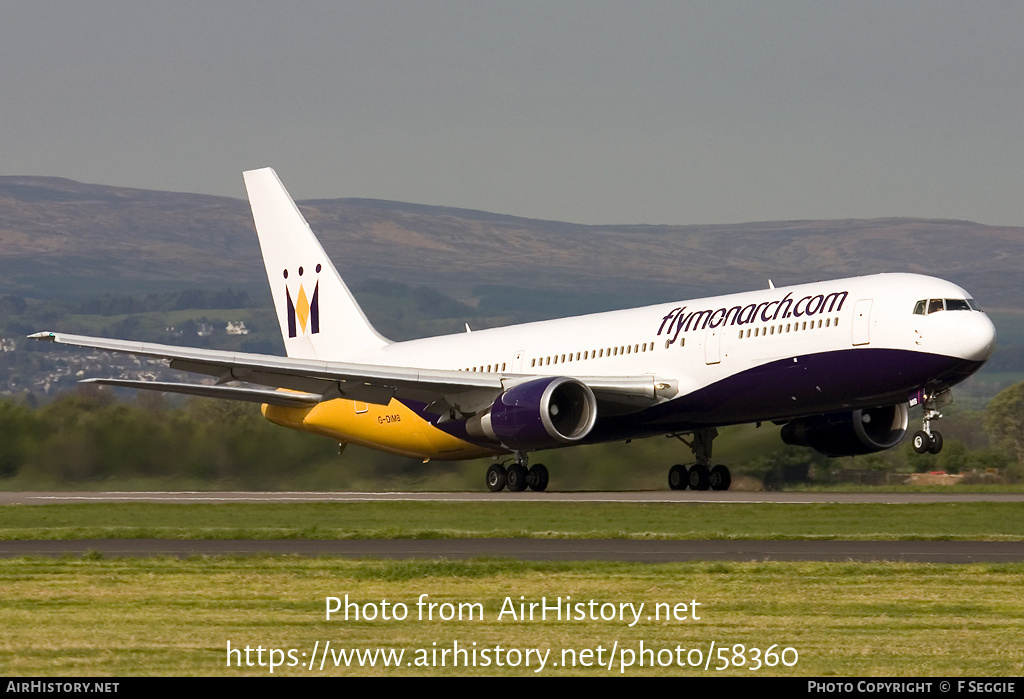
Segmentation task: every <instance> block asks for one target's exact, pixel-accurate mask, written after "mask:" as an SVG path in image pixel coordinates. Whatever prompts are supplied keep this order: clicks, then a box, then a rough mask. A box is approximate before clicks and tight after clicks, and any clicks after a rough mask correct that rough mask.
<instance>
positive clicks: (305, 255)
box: [242, 168, 388, 361]
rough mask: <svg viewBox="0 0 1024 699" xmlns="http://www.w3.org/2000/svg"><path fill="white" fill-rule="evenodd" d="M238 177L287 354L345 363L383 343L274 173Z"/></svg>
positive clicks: (252, 173) (381, 345)
mask: <svg viewBox="0 0 1024 699" xmlns="http://www.w3.org/2000/svg"><path fill="white" fill-rule="evenodd" d="M242 177H243V178H244V179H245V189H246V191H247V192H248V194H249V204H250V206H251V207H252V217H253V220H254V221H255V223H256V233H257V234H258V235H259V239H260V248H261V249H262V251H263V264H264V265H265V266H266V268H267V279H268V280H269V282H270V290H271V292H272V293H273V295H274V307H275V308H276V310H277V319H278V321H279V322H280V324H281V335H282V336H283V337H284V346H285V350H286V352H287V353H288V356H289V357H296V358H301V359H320V360H328V361H347V360H351V359H352V358H354V357H356V356H358V355H362V354H364V353H366V352H372V351H373V350H376V349H380V348H382V347H384V346H385V345H387V344H388V340H387V339H385V338H384V337H383V336H381V335H380V333H378V332H377V331H376V330H374V328H373V326H372V325H370V321H369V320H367V318H366V315H365V314H364V313H363V311H362V309H361V308H359V304H358V303H356V300H355V298H354V297H353V296H352V292H350V291H349V289H348V287H347V286H346V285H345V282H344V281H342V279H341V275H339V274H338V271H337V270H336V269H335V268H334V265H333V264H332V263H331V260H330V259H329V258H328V257H327V254H326V253H325V252H324V249H323V248H322V247H321V246H320V241H319V240H317V239H316V236H315V235H313V231H312V230H311V229H310V227H309V224H308V223H306V219H305V218H304V217H303V216H302V213H301V212H300V211H299V209H298V207H297V206H295V202H294V201H293V200H292V198H291V196H290V195H289V194H288V192H287V190H285V188H284V185H283V184H281V180H280V179H279V178H278V177H277V173H276V172H274V171H273V170H272V169H271V168H263V169H261V170H249V171H248V172H243V173H242Z"/></svg>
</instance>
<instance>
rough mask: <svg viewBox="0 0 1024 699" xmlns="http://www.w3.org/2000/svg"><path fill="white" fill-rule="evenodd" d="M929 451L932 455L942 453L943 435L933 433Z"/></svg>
mask: <svg viewBox="0 0 1024 699" xmlns="http://www.w3.org/2000/svg"><path fill="white" fill-rule="evenodd" d="M928 451H929V453H932V454H938V453H939V452H940V451H942V433H941V432H932V438H931V440H930V441H929V443H928Z"/></svg>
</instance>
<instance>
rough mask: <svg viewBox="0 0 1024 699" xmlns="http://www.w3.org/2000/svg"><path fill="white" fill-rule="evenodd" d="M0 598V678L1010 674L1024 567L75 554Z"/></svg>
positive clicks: (199, 512)
mask: <svg viewBox="0 0 1024 699" xmlns="http://www.w3.org/2000/svg"><path fill="white" fill-rule="evenodd" d="M1022 511H1024V508H1021V507H1020V506H1019V505H1016V504H1004V503H964V504H937V505H931V504H927V505H925V504H922V505H753V504H751V505H739V504H737V505H716V504H684V505H679V504H653V505H635V504H616V503H603V504H560V505H558V506H550V505H547V506H545V505H543V504H540V503H516V502H497V503H487V504H483V505H480V504H473V503H459V504H451V503H444V504H441V503H410V502H404V503H354V504H292V505H247V504H237V505H236V504H222V505H141V504H123V505H105V504H104V505H101V504H90V505H74V506H64V505H60V506H38V507H37V506H8V507H3V508H0V536H2V537H3V538H6V539H16V538H58V537H62V538H81V537H90V538H91V537H97V536H106V537H111V536H131V537H135V536H161V537H173V538H179V537H181V538H190V537H206V538H230V537H246V538H248V537H265V538H288V537H292V538H294V537H306V538H325V537H385V536H390V537H421V538H429V537H443V536H537V537H586V536H621V537H636V538H715V537H727V538H855V539H879V538H895V539H901V538H925V539H946V538H959V539H1024V512H1022ZM0 589H2V590H3V595H0V671H2V673H3V674H4V675H6V676H26V675H32V676H65V677H67V676H139V675H157V676H169V675H170V676H177V675H204V676H238V675H257V676H266V675H270V674H273V675H275V676H276V675H298V676H318V675H350V676H351V675H374V676H392V675H403V676H408V675H412V676H436V675H458V676H461V675H508V676H516V675H518V676H534V675H544V676H567V675H590V676H594V675H598V676H617V675H626V676H634V675H673V676H679V675H684V676H701V675H740V676H767V675H791V676H887V677H895V676H904V677H906V676H939V675H948V676H974V677H979V676H990V677H999V676H1019V675H1021V673H1022V672H1024V647H1022V646H1021V644H1020V629H1021V624H1022V622H1024V596H1022V595H1021V594H1020V591H1021V589H1024V564H971V565H939V564H907V563H776V562H750V563H721V562H704V563H700V562H697V563H678V564H656V565H655V564H631V563H602V562H591V563H545V562H523V561H515V560H504V559H481V560H471V561H445V560H438V561H421V560H413V561H375V560H362V561H354V560H341V559H332V558H300V557H292V556H275V557H269V556H258V557H194V558H189V559H185V560H178V559H174V558H146V559H105V558H103V557H101V556H99V555H86V556H83V557H65V558H59V559H49V558H19V559H5V560H0ZM346 595H347V596H348V600H349V601H350V602H352V603H354V604H355V605H356V607H352V608H350V618H349V619H347V620H346V619H345V617H344V614H343V613H341V612H339V613H337V614H335V615H334V617H333V618H332V619H331V620H330V621H328V620H327V619H326V618H325V611H326V604H327V598H328V597H337V598H339V599H341V600H344V599H345V596H346ZM421 595H427V597H426V598H423V599H424V601H425V603H428V604H429V603H431V602H432V603H434V604H435V605H437V606H435V607H434V608H433V609H431V608H430V607H426V606H425V607H423V608H422V611H423V613H424V618H421V617H420V611H421V608H420V607H418V606H417V602H418V601H419V600H420V599H421ZM542 598H543V599H544V600H545V601H546V602H547V604H548V605H549V606H550V605H552V604H554V605H557V606H559V607H561V608H564V605H565V604H566V603H567V602H569V600H571V602H572V603H582V604H583V605H584V606H583V607H582V608H573V612H574V615H576V616H580V617H582V618H576V616H574V618H571V619H566V618H565V617H564V616H563V617H562V618H555V617H554V614H553V612H552V613H549V615H548V616H547V617H546V618H540V610H539V607H535V609H534V612H535V617H534V618H533V619H529V618H525V619H524V618H520V617H519V615H518V612H519V610H520V607H519V604H520V603H524V604H527V605H529V604H530V603H536V604H539V603H541V602H542ZM559 598H561V599H559ZM567 598H568V599H567ZM506 599H507V600H508V601H507V602H506ZM591 600H593V601H594V605H593V606H592V607H591V606H590V605H589V603H590V601H591ZM385 601H386V602H387V605H385V604H384V602H385ZM694 601H696V602H698V603H699V604H698V605H697V606H696V607H694V606H693V602H694ZM641 603H642V604H643V605H644V606H643V608H642V609H640V608H639V605H640V604H641ZM446 604H447V605H448V606H445V605H446ZM507 604H510V605H512V606H511V607H508V606H506V605H507ZM396 605H405V608H404V609H405V613H404V616H405V618H403V619H395V618H389V619H387V620H385V619H383V618H382V617H383V616H384V613H385V611H387V613H388V615H389V616H390V617H395V616H402V614H399V613H398V612H400V611H401V610H402V607H401V606H396ZM629 605H633V606H632V607H630V606H629ZM657 605H661V606H657ZM681 605H685V606H681ZM460 609H461V610H462V611H463V613H464V618H463V619H461V620H460V619H459V618H458V617H457V615H456V612H457V611H459V610H460ZM503 609H504V610H505V612H506V613H505V614H501V612H502V610H503ZM510 609H514V610H515V611H516V612H517V614H516V617H513V616H512V615H511V614H509V613H508V612H509V610H510ZM527 609H529V607H527ZM357 610H358V614H359V615H360V618H359V619H356V618H355V614H356V613H357ZM581 610H582V611H581ZM428 612H429V613H430V614H432V615H433V618H426V614H427V613H428ZM620 612H621V613H622V614H623V617H620V616H619V613H620ZM470 613H472V614H473V618H468V615H469V614H470ZM367 615H371V616H373V617H375V618H373V619H367V618H365V617H366V616H367ZM602 615H604V618H602ZM666 615H667V616H668V618H665V617H666ZM453 616H454V618H451V617H453ZM695 617H699V619H697V618H695ZM631 622H632V623H631ZM229 642H230V644H231V646H230V647H231V649H232V650H233V651H236V652H234V653H232V654H229V653H228V643H229ZM328 643H329V645H326V644H328ZM741 646H742V647H741ZM246 647H248V648H249V649H250V650H249V653H248V656H247V655H246V653H245V648H246ZM325 648H327V653H326V655H325V653H324V650H325ZM260 649H262V650H260ZM353 651H359V652H360V653H363V654H364V655H363V656H362V664H360V660H359V658H358V657H355V658H354V657H353V656H352V655H351V653H352V652H353ZM456 651H459V652H456ZM398 653H401V654H402V655H401V658H399V657H398V656H397V655H396V654H398ZM365 654H369V655H365ZM474 658H475V662H474ZM272 660H273V662H274V663H275V664H276V665H277V666H276V667H274V668H273V672H272V673H271V668H270V663H271V661H272ZM247 661H248V662H249V663H251V665H250V664H247ZM641 662H642V663H643V665H641ZM229 663H230V664H229ZM311 663H312V664H311ZM321 663H322V664H323V667H322V669H321ZM385 663H390V665H385ZM455 663H458V664H457V665H456V664H455ZM541 663H543V665H541ZM755 667H756V669H755ZM719 668H721V669H719Z"/></svg>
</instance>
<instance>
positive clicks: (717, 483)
mask: <svg viewBox="0 0 1024 699" xmlns="http://www.w3.org/2000/svg"><path fill="white" fill-rule="evenodd" d="M669 436H671V437H675V438H676V439H678V440H679V441H680V442H682V443H683V444H685V445H686V446H688V447H690V451H692V452H693V456H694V458H695V459H696V460H697V463H695V464H694V465H693V466H690V467H689V468H687V467H686V466H684V465H683V464H676V465H675V466H673V467H672V468H670V469H669V471H668V487H669V488H671V489H672V490H686V488H687V487H689V488H690V489H691V490H708V489H709V488H710V489H711V490H728V489H729V486H730V485H731V484H732V475H731V474H730V473H729V469H728V468H726V467H725V466H722V465H721V464H719V465H717V466H714V467H712V466H711V443H712V442H713V441H714V439H715V437H717V436H718V430H716V429H715V428H714V427H711V428H709V429H704V430H697V431H696V432H694V433H693V438H692V439H691V440H690V441H689V442H688V441H686V440H685V439H683V436H682V435H678V434H674V435H669Z"/></svg>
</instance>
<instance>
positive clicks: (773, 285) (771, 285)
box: [768, 279, 775, 289]
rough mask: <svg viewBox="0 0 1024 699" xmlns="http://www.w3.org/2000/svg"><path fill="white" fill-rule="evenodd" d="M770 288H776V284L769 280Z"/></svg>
mask: <svg viewBox="0 0 1024 699" xmlns="http://www.w3.org/2000/svg"><path fill="white" fill-rule="evenodd" d="M768 288H769V289H774V288H775V284H774V282H772V280H771V279H769V280H768Z"/></svg>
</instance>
